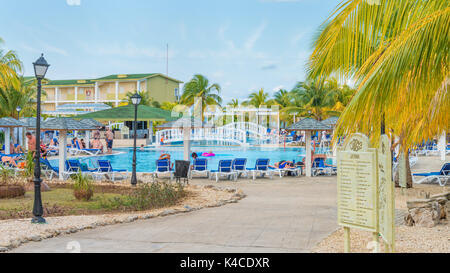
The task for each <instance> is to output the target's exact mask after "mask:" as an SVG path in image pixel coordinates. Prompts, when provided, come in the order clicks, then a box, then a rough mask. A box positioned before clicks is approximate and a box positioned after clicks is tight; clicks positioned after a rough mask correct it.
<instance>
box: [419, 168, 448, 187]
mask: <svg viewBox="0 0 450 273" xmlns="http://www.w3.org/2000/svg"><path fill="white" fill-rule="evenodd" d="M412 176H413V180H414V183H416V184H422V183H424V182H426V181H428V180H430V181H433V180H437V181H438V183H439V185H441V186H442V187H444V186H445V185H446V184H447V181H448V180H450V163H445V164H444V166H442V168H441V170H440V171H439V172H430V173H414V174H413V175H412ZM414 176H423V177H424V178H422V179H420V180H419V181H415V179H414Z"/></svg>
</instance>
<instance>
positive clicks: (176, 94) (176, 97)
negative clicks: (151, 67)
mask: <svg viewBox="0 0 450 273" xmlns="http://www.w3.org/2000/svg"><path fill="white" fill-rule="evenodd" d="M174 92H175V100H176V101H179V100H180V91H179V90H178V88H175V89H174Z"/></svg>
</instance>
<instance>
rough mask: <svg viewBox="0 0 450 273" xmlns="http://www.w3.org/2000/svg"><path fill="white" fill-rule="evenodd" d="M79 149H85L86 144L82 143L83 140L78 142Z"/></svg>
mask: <svg viewBox="0 0 450 273" xmlns="http://www.w3.org/2000/svg"><path fill="white" fill-rule="evenodd" d="M80 148H81V149H86V142H84V139H81V140H80Z"/></svg>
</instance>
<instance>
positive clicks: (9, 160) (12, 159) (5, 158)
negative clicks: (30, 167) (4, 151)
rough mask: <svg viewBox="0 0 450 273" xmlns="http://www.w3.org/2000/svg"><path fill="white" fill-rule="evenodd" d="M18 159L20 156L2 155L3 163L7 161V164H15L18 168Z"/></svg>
mask: <svg viewBox="0 0 450 273" xmlns="http://www.w3.org/2000/svg"><path fill="white" fill-rule="evenodd" d="M17 160H19V157H18V156H15V157H11V156H3V157H2V163H6V164H7V165H10V166H13V167H16V168H17Z"/></svg>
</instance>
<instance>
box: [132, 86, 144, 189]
mask: <svg viewBox="0 0 450 273" xmlns="http://www.w3.org/2000/svg"><path fill="white" fill-rule="evenodd" d="M141 100H142V97H141V96H140V95H139V94H138V93H137V92H136V94H134V95H133V96H132V97H131V102H132V103H133V105H134V144H133V172H132V174H131V185H133V186H136V184H137V179H136V137H137V130H136V129H137V110H138V105H139V104H140V103H141Z"/></svg>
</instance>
